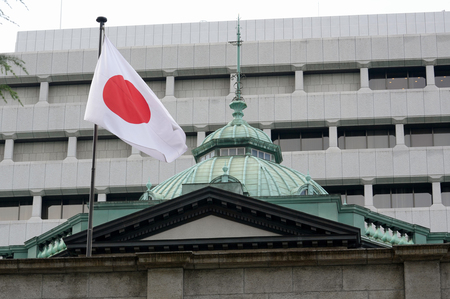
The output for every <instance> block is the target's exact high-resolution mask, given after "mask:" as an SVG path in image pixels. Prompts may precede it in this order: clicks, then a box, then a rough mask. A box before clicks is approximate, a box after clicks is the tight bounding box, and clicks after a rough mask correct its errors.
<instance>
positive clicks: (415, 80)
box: [408, 77, 427, 89]
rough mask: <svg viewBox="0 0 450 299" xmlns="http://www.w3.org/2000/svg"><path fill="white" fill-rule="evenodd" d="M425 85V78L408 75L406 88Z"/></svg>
mask: <svg viewBox="0 0 450 299" xmlns="http://www.w3.org/2000/svg"><path fill="white" fill-rule="evenodd" d="M426 85H427V83H426V81H425V78H423V77H409V86H408V88H410V89H412V88H424V87H425V86H426Z"/></svg>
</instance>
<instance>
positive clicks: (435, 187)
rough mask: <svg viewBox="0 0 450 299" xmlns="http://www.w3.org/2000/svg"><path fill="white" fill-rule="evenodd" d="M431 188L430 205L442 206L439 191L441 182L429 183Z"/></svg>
mask: <svg viewBox="0 0 450 299" xmlns="http://www.w3.org/2000/svg"><path fill="white" fill-rule="evenodd" d="M431 188H432V191H431V192H432V198H433V200H432V205H433V206H435V205H438V206H442V193H441V182H440V181H436V182H432V183H431Z"/></svg>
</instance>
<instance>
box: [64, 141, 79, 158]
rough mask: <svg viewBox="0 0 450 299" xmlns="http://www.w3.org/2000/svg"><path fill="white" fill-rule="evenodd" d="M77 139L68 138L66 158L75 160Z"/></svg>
mask: <svg viewBox="0 0 450 299" xmlns="http://www.w3.org/2000/svg"><path fill="white" fill-rule="evenodd" d="M77 141H78V139H77V137H76V136H71V137H69V143H68V145H67V158H75V159H76V158H77Z"/></svg>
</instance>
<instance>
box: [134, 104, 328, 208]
mask: <svg viewBox="0 0 450 299" xmlns="http://www.w3.org/2000/svg"><path fill="white" fill-rule="evenodd" d="M230 107H231V108H232V109H234V110H235V112H234V113H233V116H234V119H233V120H232V121H231V122H230V123H228V124H227V125H225V126H224V127H222V128H220V129H218V130H216V131H215V132H213V133H211V134H210V135H208V136H207V137H206V138H205V140H204V141H203V142H202V144H201V145H200V146H199V147H197V148H195V149H194V150H192V153H193V155H194V158H195V160H196V162H197V164H196V165H194V166H192V167H190V168H188V169H186V170H184V171H182V172H180V173H178V174H176V175H174V176H173V177H171V178H169V179H168V180H166V181H164V182H162V183H160V184H159V185H157V186H155V187H154V188H153V189H151V190H148V191H147V192H146V193H144V195H143V196H142V197H141V199H150V198H151V199H172V198H175V197H178V196H180V195H182V186H183V185H184V184H214V183H216V182H219V181H223V180H220V178H221V176H222V177H223V176H224V175H225V176H227V177H228V176H229V177H230V178H232V181H233V182H236V181H238V182H239V183H241V185H242V187H243V189H244V190H245V193H246V194H248V195H249V196H252V197H266V196H290V195H310V194H327V192H326V191H325V190H324V189H323V188H322V187H321V186H319V185H318V184H317V183H316V182H314V181H313V180H311V177H310V176H309V175H304V174H302V173H300V172H298V171H296V170H293V169H291V168H288V167H285V166H283V165H280V163H281V161H282V156H281V150H280V147H279V146H278V145H275V144H273V143H272V140H271V139H270V137H269V136H268V135H267V134H266V133H264V132H263V131H261V130H260V129H257V128H254V127H252V126H250V125H249V124H248V123H247V122H246V121H245V120H243V119H242V116H243V113H242V110H243V109H245V108H246V104H245V102H243V101H241V100H237V101H236V100H234V101H232V102H231V103H230Z"/></svg>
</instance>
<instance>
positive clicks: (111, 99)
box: [103, 75, 151, 124]
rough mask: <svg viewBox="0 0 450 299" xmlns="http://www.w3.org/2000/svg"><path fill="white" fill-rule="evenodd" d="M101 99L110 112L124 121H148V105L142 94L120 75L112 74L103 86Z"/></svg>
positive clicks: (138, 122) (135, 122)
mask: <svg viewBox="0 0 450 299" xmlns="http://www.w3.org/2000/svg"><path fill="white" fill-rule="evenodd" d="M103 101H104V102H105V104H106V106H107V107H108V108H109V109H110V110H111V111H112V112H114V113H115V114H117V115H118V116H119V117H120V118H122V119H123V120H124V121H126V122H129V123H132V124H142V123H148V122H149V121H150V116H151V112H150V107H149V106H148V103H147V101H146V100H145V98H144V96H143V95H142V94H141V93H140V92H139V90H137V89H136V87H135V86H134V85H133V83H131V82H130V81H128V80H125V79H124V78H123V76H122V75H116V76H113V77H111V78H109V80H108V81H107V82H106V84H105V87H104V88H103Z"/></svg>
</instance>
